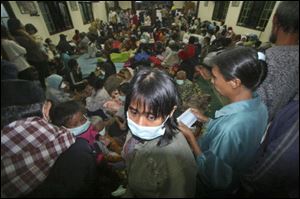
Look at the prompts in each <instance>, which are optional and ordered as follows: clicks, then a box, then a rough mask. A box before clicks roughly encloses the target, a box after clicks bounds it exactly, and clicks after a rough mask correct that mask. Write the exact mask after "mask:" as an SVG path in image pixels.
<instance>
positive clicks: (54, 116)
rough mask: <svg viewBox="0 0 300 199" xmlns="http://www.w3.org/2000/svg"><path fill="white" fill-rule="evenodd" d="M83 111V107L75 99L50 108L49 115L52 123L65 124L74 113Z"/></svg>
mask: <svg viewBox="0 0 300 199" xmlns="http://www.w3.org/2000/svg"><path fill="white" fill-rule="evenodd" d="M78 112H83V113H84V112H85V110H84V108H83V107H82V106H81V105H80V104H79V102H77V101H75V100H71V101H67V102H63V103H60V104H57V105H55V106H54V107H53V108H51V110H50V113H49V116H50V119H51V122H52V124H54V125H56V126H66V125H67V123H68V122H69V121H70V119H71V118H72V117H73V115H74V114H76V113H78Z"/></svg>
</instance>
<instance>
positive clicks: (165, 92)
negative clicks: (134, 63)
mask: <svg viewBox="0 0 300 199" xmlns="http://www.w3.org/2000/svg"><path fill="white" fill-rule="evenodd" d="M131 101H137V104H138V106H141V107H144V109H146V107H147V108H148V109H149V111H151V112H152V113H153V115H155V116H156V117H158V116H161V117H163V118H164V119H166V117H167V116H168V115H169V114H170V113H171V112H172V110H173V108H174V106H178V105H179V104H180V98H179V94H178V90H177V87H176V84H175V81H174V79H173V78H172V77H171V76H169V75H168V74H167V73H166V72H164V71H161V70H159V69H155V68H141V69H140V70H139V71H138V72H137V73H136V75H135V76H134V77H133V79H132V81H131V82H130V88H129V93H128V95H127V96H126V101H125V112H127V110H128V107H129V105H130V103H131ZM164 127H165V128H166V131H165V134H164V135H163V136H162V137H161V138H160V140H159V142H158V144H157V145H158V146H165V145H168V144H169V143H170V142H171V140H172V139H173V137H174V136H175V133H176V130H177V129H178V128H177V121H176V119H175V118H174V114H173V116H172V117H170V118H169V119H168V120H167V121H166V122H165V125H164Z"/></svg>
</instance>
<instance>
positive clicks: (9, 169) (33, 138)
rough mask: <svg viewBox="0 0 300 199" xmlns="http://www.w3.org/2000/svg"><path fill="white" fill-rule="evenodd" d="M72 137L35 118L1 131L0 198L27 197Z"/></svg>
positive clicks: (42, 179)
mask: <svg viewBox="0 0 300 199" xmlns="http://www.w3.org/2000/svg"><path fill="white" fill-rule="evenodd" d="M74 142H75V138H74V137H73V135H72V134H71V132H70V131H68V130H67V129H65V128H58V127H56V126H54V125H51V124H49V123H48V122H47V121H46V120H44V119H42V118H39V117H30V118H27V119H23V120H18V121H15V122H12V123H10V124H9V125H7V126H5V127H4V128H3V129H2V130H1V198H2V197H18V196H21V195H23V194H27V193H29V192H30V191H32V190H34V189H35V188H36V187H37V186H38V185H40V184H41V183H42V182H43V181H44V180H45V179H46V177H47V175H48V173H49V170H50V168H51V167H52V166H53V164H54V163H55V161H56V159H57V158H58V157H59V155H60V154H62V153H63V152H64V151H66V150H67V149H68V148H69V147H70V146H71V145H72V144H73V143H74Z"/></svg>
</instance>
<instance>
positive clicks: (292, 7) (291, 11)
mask: <svg viewBox="0 0 300 199" xmlns="http://www.w3.org/2000/svg"><path fill="white" fill-rule="evenodd" d="M275 17H276V19H277V22H278V25H279V26H280V27H281V28H282V29H283V31H284V32H289V33H297V32H299V1H282V2H281V3H280V4H279V6H278V8H277V10H276V13H275Z"/></svg>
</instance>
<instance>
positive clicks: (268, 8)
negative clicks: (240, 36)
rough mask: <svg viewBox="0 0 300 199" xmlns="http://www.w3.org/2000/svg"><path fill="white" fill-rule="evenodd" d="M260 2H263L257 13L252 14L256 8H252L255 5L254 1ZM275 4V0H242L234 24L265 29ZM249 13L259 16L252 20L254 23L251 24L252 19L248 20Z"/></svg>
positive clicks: (260, 29) (254, 28)
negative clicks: (258, 0)
mask: <svg viewBox="0 0 300 199" xmlns="http://www.w3.org/2000/svg"><path fill="white" fill-rule="evenodd" d="M262 2H264V6H263V8H262V9H261V11H260V12H259V13H255V14H254V13H253V12H254V11H255V10H256V9H253V8H255V7H256V6H257V5H255V3H262ZM275 4H276V1H260V2H256V1H244V2H243V5H242V7H241V11H240V14H239V17H238V20H237V23H236V25H237V26H241V27H244V28H249V29H253V30H258V31H265V29H266V26H267V24H268V22H269V20H270V17H271V15H272V12H273V9H274V7H275ZM251 15H256V16H259V17H258V19H257V20H256V21H254V22H255V25H251V22H252V23H253V21H250V20H249V18H250V17H251Z"/></svg>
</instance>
